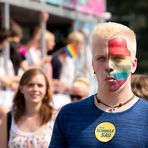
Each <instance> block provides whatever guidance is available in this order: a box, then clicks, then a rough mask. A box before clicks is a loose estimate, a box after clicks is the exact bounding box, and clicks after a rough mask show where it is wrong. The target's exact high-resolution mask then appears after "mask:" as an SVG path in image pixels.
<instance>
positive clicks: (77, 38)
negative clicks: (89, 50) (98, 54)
mask: <svg viewBox="0 0 148 148" xmlns="http://www.w3.org/2000/svg"><path fill="white" fill-rule="evenodd" d="M68 40H69V42H70V43H78V44H80V43H81V44H82V43H84V35H83V34H82V33H81V32H78V31H76V32H72V33H70V34H69V35H68Z"/></svg>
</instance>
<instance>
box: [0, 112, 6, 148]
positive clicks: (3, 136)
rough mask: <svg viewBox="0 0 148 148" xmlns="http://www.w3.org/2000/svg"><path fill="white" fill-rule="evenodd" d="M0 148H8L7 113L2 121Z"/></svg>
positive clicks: (0, 121) (0, 124)
mask: <svg viewBox="0 0 148 148" xmlns="http://www.w3.org/2000/svg"><path fill="white" fill-rule="evenodd" d="M0 132H1V134H0V147H1V148H7V113H6V112H5V113H4V114H3V115H2V116H1V119H0Z"/></svg>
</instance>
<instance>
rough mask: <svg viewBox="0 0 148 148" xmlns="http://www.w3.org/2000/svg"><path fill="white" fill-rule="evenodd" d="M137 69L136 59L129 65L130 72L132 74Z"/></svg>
mask: <svg viewBox="0 0 148 148" xmlns="http://www.w3.org/2000/svg"><path fill="white" fill-rule="evenodd" d="M136 68H137V58H135V59H133V60H132V65H131V72H132V73H134V72H135V71H136Z"/></svg>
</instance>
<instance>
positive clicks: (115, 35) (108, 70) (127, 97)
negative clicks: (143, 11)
mask: <svg viewBox="0 0 148 148" xmlns="http://www.w3.org/2000/svg"><path fill="white" fill-rule="evenodd" d="M91 49H92V56H93V59H92V65H93V69H94V72H95V74H96V78H97V82H98V92H97V94H95V95H92V96H90V97H88V98H87V99H84V100H82V101H80V102H76V103H72V104H69V105H66V106H64V107H63V108H62V109H61V111H60V112H59V114H58V116H57V119H56V121H55V126H54V130H53V135H52V140H51V143H50V145H49V148H59V147H60V148H78V147H81V148H82V147H84V148H90V147H93V148H99V147H100V148H117V147H118V148H147V147H148V132H147V131H148V103H147V102H145V101H144V100H143V99H141V98H138V97H137V96H135V95H134V94H133V92H132V90H131V74H132V73H133V72H134V71H135V70H136V66H137V59H136V57H135V56H136V37H135V33H134V32H133V31H132V30H131V29H130V28H128V27H126V26H124V25H122V24H118V23H113V22H109V23H101V24H99V25H97V26H96V27H95V29H94V30H93V32H92V36H91Z"/></svg>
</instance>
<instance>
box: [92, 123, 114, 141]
mask: <svg viewBox="0 0 148 148" xmlns="http://www.w3.org/2000/svg"><path fill="white" fill-rule="evenodd" d="M115 133H116V128H115V126H114V125H113V124H112V123H110V122H102V123H100V124H99V125H98V126H97V127H96V129H95V136H96V138H97V139H98V140H99V141H101V142H108V141H110V140H112V138H113V137H114V135H115Z"/></svg>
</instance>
